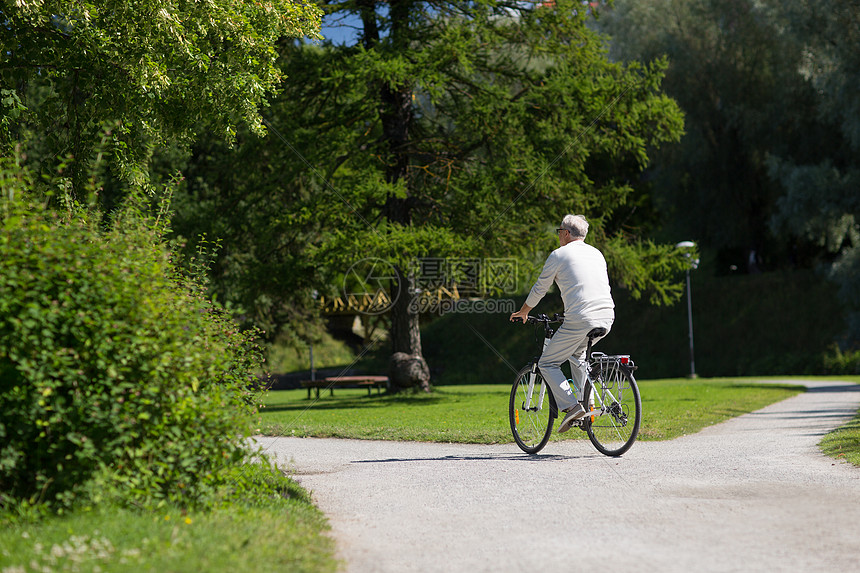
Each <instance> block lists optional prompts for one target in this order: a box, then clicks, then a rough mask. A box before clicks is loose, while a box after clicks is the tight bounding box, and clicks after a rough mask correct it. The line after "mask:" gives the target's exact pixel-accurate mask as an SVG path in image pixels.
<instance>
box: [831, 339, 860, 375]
mask: <svg viewBox="0 0 860 573" xmlns="http://www.w3.org/2000/svg"><path fill="white" fill-rule="evenodd" d="M822 363H823V367H822V370H823V371H824V373H825V374H840V375H855V374H860V350H846V351H844V352H843V351H842V350H841V349H840V348H839V346H838V345H836V344H834V345H832V346H831V347H830V348H829V349H828V350H827V352H825V353H824V354H823V356H822Z"/></svg>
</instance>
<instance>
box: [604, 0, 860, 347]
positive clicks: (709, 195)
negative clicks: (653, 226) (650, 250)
mask: <svg viewBox="0 0 860 573" xmlns="http://www.w3.org/2000/svg"><path fill="white" fill-rule="evenodd" d="M613 6H614V8H613V9H612V10H609V11H607V13H606V15H605V16H604V17H603V18H602V20H601V22H600V24H601V29H602V30H605V31H607V32H608V33H609V34H610V35H611V36H612V37H613V40H612V51H611V53H612V55H613V56H614V57H615V58H617V59H619V60H621V61H627V60H641V59H650V58H656V57H661V56H665V57H667V58H668V60H669V68H668V69H667V72H666V79H665V83H664V85H665V90H666V93H667V94H669V95H671V96H672V97H673V98H675V99H677V101H678V103H679V104H680V105H681V107H682V109H683V110H684V112H685V114H686V119H687V125H686V133H685V135H684V137H683V139H682V140H681V142H680V145H678V146H671V147H666V148H663V149H660V150H659V151H657V152H656V154H655V156H654V158H655V163H657V164H659V165H660V169H659V171H658V172H655V174H654V178H653V180H652V181H653V185H654V196H655V198H656V199H657V201H658V205H659V207H660V210H661V212H662V215H663V225H664V227H663V229H662V231H661V232H660V233H659V235H658V236H661V237H671V238H674V239H676V240H677V239H682V238H684V239H686V238H690V239H695V240H696V241H697V242H699V243H700V244H701V245H702V246H703V247H706V248H710V249H719V250H720V251H721V261H720V262H721V264H720V268H719V272H720V273H721V274H726V273H728V272H729V269H730V268H731V267H732V266H734V267H736V268H742V269H743V268H745V267H746V266H747V265H748V261H749V260H750V258H751V257H752V258H753V260H755V259H756V258H758V261H757V263H758V266H759V267H761V266H762V265H763V266H764V268H765V269H768V270H773V269H780V268H787V267H789V266H790V267H792V268H798V267H801V268H812V267H815V266H816V265H819V264H821V265H824V266H826V267H828V268H829V269H830V275H831V277H832V278H833V279H834V280H835V281H836V282H837V283H838V284H839V285H840V298H841V299H842V300H843V302H844V303H845V310H846V311H847V313H848V314H850V317H849V320H848V327H849V343H850V344H855V345H856V343H857V340H860V307H858V306H857V301H858V300H860V294H858V293H860V279H858V277H860V263H858V260H860V255H857V254H855V251H856V249H857V245H858V244H860V200H858V197H860V195H858V193H857V187H858V182H860V165H858V161H857V157H858V153H857V151H858V149H860V147H858V146H860V121H858V117H860V114H858V110H860V97H858V95H857V94H858V93H860V91H858V89H857V87H858V81H860V57H858V52H857V50H856V46H857V43H858V41H860V35H858V34H860V32H858V29H857V26H846V24H845V23H846V22H856V21H857V20H858V18H860V6H858V5H857V3H856V2H841V1H838V0H827V1H825V2H809V1H808V0H779V1H777V0H764V1H757V0H739V1H738V0H671V1H669V2H666V1H663V0H659V1H658V0H618V1H616V2H615V3H614V5H613ZM756 270H757V269H756V268H753V267H752V266H751V272H755V271H756Z"/></svg>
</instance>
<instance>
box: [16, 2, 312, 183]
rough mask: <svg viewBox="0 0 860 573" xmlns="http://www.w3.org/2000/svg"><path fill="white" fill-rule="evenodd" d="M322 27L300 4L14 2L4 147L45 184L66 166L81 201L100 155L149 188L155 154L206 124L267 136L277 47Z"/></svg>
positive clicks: (228, 132)
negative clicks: (245, 127) (265, 118)
mask: <svg viewBox="0 0 860 573" xmlns="http://www.w3.org/2000/svg"><path fill="white" fill-rule="evenodd" d="M319 19H320V12H319V11H318V10H317V9H316V8H314V7H313V6H309V5H307V4H302V3H298V2H293V1H292V0H269V1H266V2H245V1H240V0H213V1H210V2H206V3H196V2H192V3H184V2H183V3H165V2H160V1H157V0H143V1H134V2H132V1H130V0H110V1H107V2H93V1H88V2H78V1H71V0H49V1H46V2H10V1H5V0H4V1H3V2H2V3H0V21H2V24H0V44H2V46H3V51H2V64H0V78H2V93H0V101H2V106H0V144H2V143H3V142H5V143H6V144H7V145H9V144H10V143H14V142H18V143H22V144H23V145H24V148H25V151H26V152H27V153H28V155H29V158H30V163H31V164H33V165H35V166H38V167H39V168H40V170H41V171H42V173H43V174H47V173H53V172H55V171H56V170H57V169H58V168H59V167H60V166H62V165H64V164H67V165H68V167H67V169H66V171H65V172H64V177H66V178H67V180H68V183H69V185H70V187H71V190H72V193H73V195H74V194H75V193H80V192H81V190H82V188H83V184H84V183H83V182H84V180H85V179H86V178H87V177H88V174H89V172H90V164H91V162H92V160H93V159H92V157H91V155H92V154H93V153H94V150H95V149H96V148H97V147H99V148H100V149H99V151H100V152H104V151H107V152H108V154H109V156H110V157H111V158H112V171H113V173H114V175H115V176H116V177H119V178H120V179H121V180H122V181H125V182H129V183H133V184H144V183H146V164H147V161H148V159H149V156H150V154H151V152H152V150H153V149H154V148H155V147H157V146H160V145H165V144H166V143H168V142H171V141H172V140H174V139H177V138H178V139H180V140H184V141H186V142H187V141H189V138H190V137H191V135H192V134H193V133H194V130H195V128H196V127H198V126H199V125H200V124H201V122H202V121H203V120H205V121H206V125H207V126H208V128H209V129H212V130H214V131H215V132H217V133H218V135H219V136H221V137H224V138H225V139H227V140H229V139H230V138H231V137H232V136H233V134H234V132H235V129H236V126H237V125H238V124H239V123H240V122H247V123H248V124H249V125H250V126H251V129H252V130H253V131H255V132H257V133H262V132H263V131H264V129H263V127H262V125H261V121H260V115H259V107H260V106H261V105H262V104H263V103H264V102H265V97H266V96H267V94H269V93H270V92H272V90H273V89H275V88H276V87H277V86H278V85H279V84H280V81H281V80H282V77H283V76H282V74H281V72H280V70H279V69H278V67H277V65H276V59H277V51H276V50H275V48H274V44H275V41H276V40H277V39H278V38H280V37H282V36H290V37H301V36H303V35H311V36H313V35H315V34H316V33H317V30H318V29H319ZM105 130H107V131H108V136H107V139H106V141H105V144H104V145H101V144H100V140H101V139H102V138H103V136H102V135H101V134H102V133H103V132H104V131H105Z"/></svg>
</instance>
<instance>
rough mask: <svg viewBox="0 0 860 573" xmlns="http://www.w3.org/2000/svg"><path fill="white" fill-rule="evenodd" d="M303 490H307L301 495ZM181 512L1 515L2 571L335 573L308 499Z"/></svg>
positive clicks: (322, 523)
mask: <svg viewBox="0 0 860 573" xmlns="http://www.w3.org/2000/svg"><path fill="white" fill-rule="evenodd" d="M302 495H304V494H302ZM265 505H266V506H265V507H253V508H251V507H247V508H238V507H235V506H231V507H228V508H223V509H219V510H216V511H208V512H201V513H194V512H188V513H183V512H180V511H178V510H176V509H173V510H171V509H170V508H164V509H162V510H159V511H157V512H151V513H143V512H139V511H131V510H127V509H120V508H117V507H107V508H105V507H100V508H97V509H94V510H89V511H87V510H83V509H78V510H75V511H73V512H72V513H71V514H67V515H62V516H51V517H48V518H44V519H38V520H22V519H12V520H9V519H6V520H5V523H4V520H3V519H0V525H2V527H3V533H2V534H0V535H2V543H0V571H3V572H4V573H5V572H8V573H11V572H16V573H17V572H22V573H23V572H24V571H101V572H104V573H108V572H116V573H126V572H128V571H158V572H159V573H171V572H177V573H179V572H186V571H206V572H208V573H218V572H223V573H235V572H237V571H291V572H292V571H295V572H308V573H318V572H334V571H335V570H336V569H337V562H336V561H335V560H334V557H333V554H334V544H333V542H332V540H331V539H330V538H329V537H327V536H326V535H325V534H326V532H327V530H328V524H327V522H326V520H325V517H324V516H323V515H322V513H321V512H320V511H319V510H318V509H316V508H315V507H314V506H313V505H312V504H311V503H310V502H309V500H307V499H286V500H277V501H274V500H273V501H272V503H271V504H265Z"/></svg>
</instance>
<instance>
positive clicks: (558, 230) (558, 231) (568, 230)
mask: <svg viewBox="0 0 860 573" xmlns="http://www.w3.org/2000/svg"><path fill="white" fill-rule="evenodd" d="M562 231H567V232H568V233H570V229H556V230H555V232H556V233H561V232H562Z"/></svg>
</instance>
